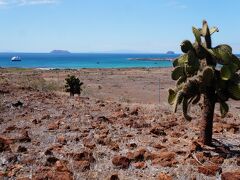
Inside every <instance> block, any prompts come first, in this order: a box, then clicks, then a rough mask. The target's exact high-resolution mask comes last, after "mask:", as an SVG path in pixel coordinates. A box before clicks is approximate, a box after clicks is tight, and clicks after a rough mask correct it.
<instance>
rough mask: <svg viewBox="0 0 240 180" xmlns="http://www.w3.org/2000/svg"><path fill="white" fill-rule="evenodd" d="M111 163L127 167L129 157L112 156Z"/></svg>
mask: <svg viewBox="0 0 240 180" xmlns="http://www.w3.org/2000/svg"><path fill="white" fill-rule="evenodd" d="M112 163H113V165H115V166H117V167H120V168H128V167H129V164H130V159H128V158H127V157H125V156H114V157H113V159H112Z"/></svg>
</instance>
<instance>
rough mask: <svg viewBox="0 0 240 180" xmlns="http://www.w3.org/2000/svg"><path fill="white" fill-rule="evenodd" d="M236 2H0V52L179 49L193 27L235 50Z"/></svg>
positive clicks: (238, 39) (239, 38)
mask: <svg viewBox="0 0 240 180" xmlns="http://www.w3.org/2000/svg"><path fill="white" fill-rule="evenodd" d="M239 7H240V1H239V0H211V1H210V0H201V1H199V0H0V52H49V51H51V50H53V49H64V50H69V51H71V52H142V53H165V52H167V51H169V50H172V51H175V52H180V46H179V45H180V43H181V42H182V40H185V39H189V40H191V41H194V37H193V35H192V26H196V27H201V24H202V20H203V19H206V20H207V21H208V23H209V25H210V26H217V27H218V28H219V33H216V34H214V35H213V45H217V44H229V45H231V46H232V47H233V50H234V52H235V53H240V21H239V18H240V14H239Z"/></svg>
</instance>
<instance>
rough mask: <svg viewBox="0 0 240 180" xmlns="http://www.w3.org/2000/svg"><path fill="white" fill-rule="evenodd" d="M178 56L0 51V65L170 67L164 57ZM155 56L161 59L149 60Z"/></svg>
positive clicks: (36, 66)
mask: <svg viewBox="0 0 240 180" xmlns="http://www.w3.org/2000/svg"><path fill="white" fill-rule="evenodd" d="M13 56H20V57H21V61H14V62H13V61H11V58H12V57H13ZM178 56H179V55H178V54H104V53H71V54H53V53H0V67H18V68H53V69H78V68H134V67H138V68H150V67H171V66H172V62H171V61H170V60H165V59H173V58H176V57H178ZM135 58H140V59H144V60H136V59H135ZM156 58H157V59H163V60H161V61H156V60H149V59H156Z"/></svg>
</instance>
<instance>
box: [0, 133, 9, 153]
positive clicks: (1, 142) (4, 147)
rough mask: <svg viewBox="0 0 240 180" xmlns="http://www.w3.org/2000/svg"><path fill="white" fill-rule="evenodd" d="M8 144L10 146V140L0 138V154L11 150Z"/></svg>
mask: <svg viewBox="0 0 240 180" xmlns="http://www.w3.org/2000/svg"><path fill="white" fill-rule="evenodd" d="M10 144H12V140H11V139H9V138H7V137H4V136H0V152H3V151H9V150H11V149H10Z"/></svg>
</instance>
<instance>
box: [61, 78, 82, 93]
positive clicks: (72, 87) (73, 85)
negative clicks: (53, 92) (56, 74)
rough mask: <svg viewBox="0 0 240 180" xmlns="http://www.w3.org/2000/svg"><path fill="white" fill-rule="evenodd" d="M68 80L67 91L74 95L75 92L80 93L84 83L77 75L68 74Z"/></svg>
mask: <svg viewBox="0 0 240 180" xmlns="http://www.w3.org/2000/svg"><path fill="white" fill-rule="evenodd" d="M65 80H66V85H65V88H66V92H69V93H70V96H74V94H78V95H80V94H81V92H82V88H81V86H82V85H83V83H82V82H81V81H80V80H79V79H78V78H76V77H75V76H70V75H68V77H67V78H66V79H65Z"/></svg>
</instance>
